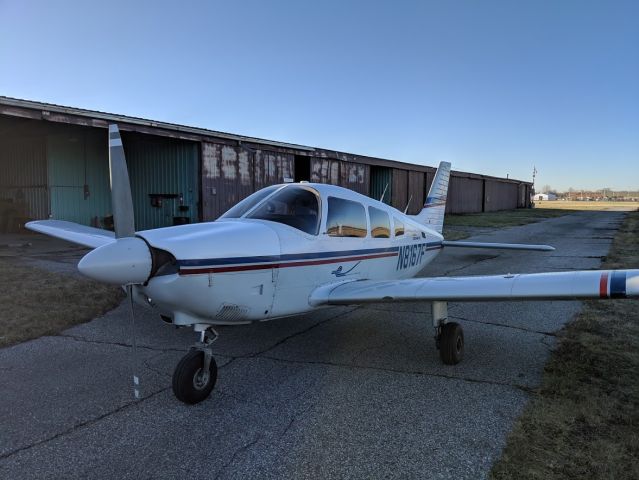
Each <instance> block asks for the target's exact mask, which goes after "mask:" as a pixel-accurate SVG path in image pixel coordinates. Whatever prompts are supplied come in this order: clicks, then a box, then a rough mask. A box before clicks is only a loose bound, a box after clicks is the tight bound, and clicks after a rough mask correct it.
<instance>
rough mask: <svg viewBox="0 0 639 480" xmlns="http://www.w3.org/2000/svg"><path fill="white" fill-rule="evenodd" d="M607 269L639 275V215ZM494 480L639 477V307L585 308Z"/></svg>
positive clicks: (595, 304)
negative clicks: (638, 271)
mask: <svg viewBox="0 0 639 480" xmlns="http://www.w3.org/2000/svg"><path fill="white" fill-rule="evenodd" d="M602 268H606V269H609V268H639V212H632V213H629V214H628V216H627V217H626V220H625V222H624V224H623V226H622V227H621V228H620V230H619V231H618V233H617V235H616V236H615V240H614V242H613V245H612V248H611V250H610V253H609V255H608V257H607V260H606V262H605V263H604V264H603V265H602ZM491 477H492V478H493V479H506V478H508V479H510V478H526V479H560V478H561V479H565V478H568V479H572V478H579V479H582V478H596V479H600V478H616V479H636V478H639V301H637V300H615V301H587V302H584V307H583V309H582V311H581V313H580V314H579V315H578V316H577V318H576V319H575V321H574V322H572V323H570V324H569V325H568V326H566V327H565V328H564V329H563V330H562V331H561V332H560V334H559V343H558V346H557V348H556V350H554V351H553V353H552V355H551V358H550V360H549V361H548V363H547V364H546V366H545V369H544V375H543V378H542V383H541V386H540V387H539V389H538V390H537V392H536V393H535V395H534V396H533V398H532V399H531V401H530V403H529V404H528V406H527V407H526V409H525V410H524V412H523V414H522V415H521V417H520V418H519V419H518V421H517V422H516V424H515V427H514V429H513V431H512V432H511V434H510V436H509V438H508V442H507V445H506V448H505V450H504V452H503V455H502V457H501V459H500V460H499V461H498V462H497V463H496V464H495V465H494V466H493V469H492V471H491Z"/></svg>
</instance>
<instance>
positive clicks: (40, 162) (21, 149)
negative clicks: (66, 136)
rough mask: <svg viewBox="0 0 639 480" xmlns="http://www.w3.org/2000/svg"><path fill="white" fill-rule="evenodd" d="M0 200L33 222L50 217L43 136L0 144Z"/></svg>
mask: <svg viewBox="0 0 639 480" xmlns="http://www.w3.org/2000/svg"><path fill="white" fill-rule="evenodd" d="M0 199H2V200H5V201H7V202H11V203H14V204H15V209H16V212H17V213H19V212H24V213H26V214H27V215H28V216H29V217H30V218H32V219H43V218H47V217H48V216H49V192H48V187H47V147H46V141H45V138H44V137H43V136H34V137H30V138H6V137H3V138H2V139H1V140H0ZM7 208H8V207H7Z"/></svg>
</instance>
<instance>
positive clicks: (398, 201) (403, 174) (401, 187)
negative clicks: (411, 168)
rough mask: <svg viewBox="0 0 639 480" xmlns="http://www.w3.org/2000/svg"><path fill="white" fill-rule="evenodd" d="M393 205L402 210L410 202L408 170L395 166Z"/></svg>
mask: <svg viewBox="0 0 639 480" xmlns="http://www.w3.org/2000/svg"><path fill="white" fill-rule="evenodd" d="M392 182H393V190H392V196H391V198H392V200H391V205H392V206H393V207H395V208H396V209H398V210H401V211H402V212H403V211H404V209H405V208H406V203H407V202H408V170H403V169H401V168H393V180H392Z"/></svg>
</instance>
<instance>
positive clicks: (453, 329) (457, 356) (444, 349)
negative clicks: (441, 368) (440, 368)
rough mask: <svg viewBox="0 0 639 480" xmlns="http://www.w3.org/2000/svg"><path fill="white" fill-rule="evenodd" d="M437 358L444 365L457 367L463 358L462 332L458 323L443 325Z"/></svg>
mask: <svg viewBox="0 0 639 480" xmlns="http://www.w3.org/2000/svg"><path fill="white" fill-rule="evenodd" d="M439 356H440V358H441V359H442V362H444V363H445V364H446V365H457V364H458V363H459V362H461V361H462V359H463V358H464V332H463V330H462V327H461V325H460V324H459V323H456V322H450V323H445V324H444V326H443V327H442V330H441V336H440V338H439Z"/></svg>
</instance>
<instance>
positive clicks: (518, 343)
mask: <svg viewBox="0 0 639 480" xmlns="http://www.w3.org/2000/svg"><path fill="white" fill-rule="evenodd" d="M623 216H624V214H623V213H617V212H582V213H578V214H572V215H568V216H564V217H560V218H556V219H551V220H547V221H543V222H540V223H536V224H531V225H527V226H522V227H512V228H508V229H505V230H499V231H493V232H488V233H483V234H481V235H477V236H475V237H473V240H479V241H504V242H525V243H550V244H552V245H554V246H555V247H557V250H556V251H555V252H547V253H546V252H544V253H538V252H500V251H492V250H483V251H482V250H476V249H475V250H467V249H452V248H451V249H447V250H446V251H445V252H443V253H442V254H441V255H440V256H439V257H438V258H437V260H435V262H433V263H432V264H431V265H430V266H429V267H427V269H426V270H425V271H424V272H423V274H425V275H429V276H430V275H444V274H447V275H475V274H494V273H509V272H511V273H527V272H539V271H560V270H567V269H590V268H597V267H598V265H599V264H600V262H601V258H602V257H603V256H605V255H606V254H607V252H608V249H609V246H610V243H611V240H612V238H613V235H614V233H615V230H616V229H617V228H618V226H619V224H620V223H621V221H622V220H623ZM63 257H64V256H62V257H61V258H63ZM41 261H43V262H46V261H47V260H46V259H45V260H42V259H41ZM60 263H65V262H64V261H62V262H60ZM62 270H64V268H62ZM579 307H580V303H579V302H534V303H533V302H521V303H514V302H513V303H506V302H505V303H466V304H460V303H455V304H452V303H451V304H450V309H449V313H450V315H451V316H452V317H453V319H454V320H456V321H458V322H460V323H461V324H462V325H463V328H464V332H465V338H466V353H465V359H464V361H463V362H462V363H461V364H459V365H457V366H455V367H450V366H444V365H442V364H441V362H440V360H439V357H438V353H437V351H436V349H435V347H434V341H433V333H434V332H433V329H432V324H431V318H430V306H429V304H428V303H414V304H400V305H397V304H394V305H393V304H379V305H372V306H370V307H367V308H354V307H353V308H351V307H349V308H335V309H327V310H321V311H317V312H314V313H313V314H310V315H305V316H301V317H296V318H289V319H283V320H276V321H273V322H270V323H263V324H257V325H251V326H243V327H225V328H221V329H220V333H221V338H220V340H218V342H217V343H216V344H215V352H216V358H217V361H218V365H219V367H220V369H219V378H218V383H217V387H216V390H215V391H214V392H213V394H212V395H211V397H210V398H209V399H208V400H207V401H204V402H202V403H200V404H199V405H196V406H186V405H183V404H181V403H180V402H178V401H177V400H176V399H175V398H174V397H173V394H172V392H171V388H170V385H171V374H172V371H173V368H174V366H175V365H176V364H177V362H178V361H179V359H180V358H181V356H182V355H183V354H184V353H185V351H186V349H187V348H188V347H189V346H190V345H191V344H192V343H193V341H194V340H195V335H194V334H193V333H192V332H191V331H189V330H188V329H181V330H175V329H174V328H173V327H171V326H168V325H165V324H163V323H162V322H161V321H159V319H158V318H156V317H155V316H153V315H150V314H149V313H147V312H146V311H145V310H143V309H141V308H137V309H136V311H137V314H138V316H137V331H138V343H139V345H141V347H140V348H139V355H138V360H139V363H140V367H139V369H138V370H139V372H140V376H141V379H142V394H143V399H142V400H140V401H137V402H135V401H133V397H132V388H131V372H132V366H133V356H132V348H131V347H130V344H131V342H130V339H131V326H130V322H129V319H128V313H127V309H126V306H124V305H123V306H120V307H118V308H117V309H115V310H114V311H112V312H110V313H109V314H107V315H105V316H104V317H101V318H98V319H95V320H93V321H92V322H89V323H87V324H84V325H80V326H77V327H74V328H71V329H69V330H67V331H65V332H64V333H62V334H61V335H58V336H52V337H43V338H40V339H37V340H33V341H29V342H25V343H23V344H19V345H15V346H13V347H9V348H5V349H2V350H0V419H1V428H0V478H7V479H9V478H21V479H27V478H65V479H73V478H89V477H90V478H113V479H123V478H136V479H138V478H190V479H200V478H202V479H204V478H207V479H213V478H215V479H218V478H219V479H230V478H234V479H240V478H242V479H245V478H260V479H265V478H295V479H300V478H473V479H476V478H483V477H486V475H487V474H488V472H489V470H490V466H491V465H492V463H493V462H494V461H496V459H498V457H499V455H500V452H501V450H502V448H503V446H504V443H505V439H506V436H507V433H508V431H509V430H510V428H511V426H512V424H513V422H514V420H515V419H516V418H517V416H518V415H519V414H520V412H521V411H522V409H523V407H524V406H525V404H526V402H527V400H528V398H529V395H530V393H529V391H530V388H532V387H534V386H535V385H537V384H538V382H539V380H540V375H541V372H542V369H543V365H544V363H545V361H546V359H547V358H548V354H549V351H550V349H551V348H552V346H553V343H554V336H553V332H556V331H557V330H558V329H560V328H561V327H562V325H564V324H565V323H566V322H568V321H569V320H570V319H571V317H572V316H573V315H574V314H575V313H576V312H577V311H578V310H579ZM43 308H46V306H43Z"/></svg>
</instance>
